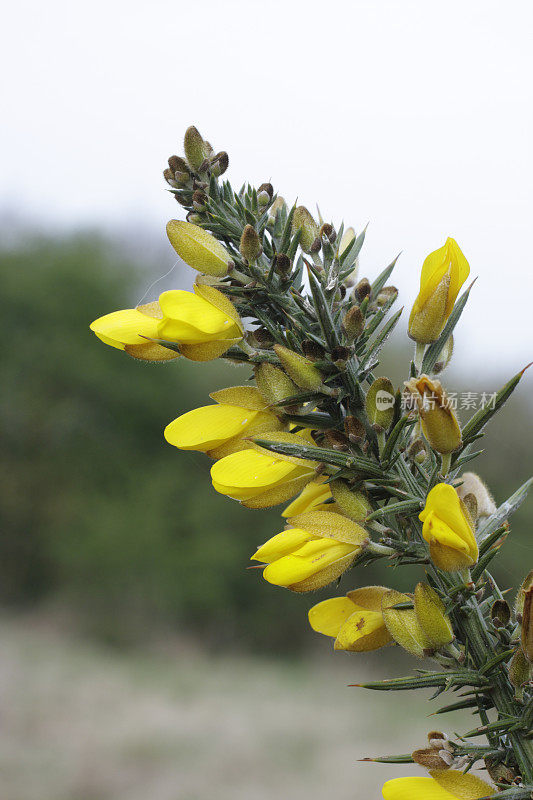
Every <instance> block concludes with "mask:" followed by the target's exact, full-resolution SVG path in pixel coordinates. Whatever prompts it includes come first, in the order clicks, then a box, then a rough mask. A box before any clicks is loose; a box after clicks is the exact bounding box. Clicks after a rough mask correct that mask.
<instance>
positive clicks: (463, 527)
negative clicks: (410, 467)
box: [419, 483, 477, 560]
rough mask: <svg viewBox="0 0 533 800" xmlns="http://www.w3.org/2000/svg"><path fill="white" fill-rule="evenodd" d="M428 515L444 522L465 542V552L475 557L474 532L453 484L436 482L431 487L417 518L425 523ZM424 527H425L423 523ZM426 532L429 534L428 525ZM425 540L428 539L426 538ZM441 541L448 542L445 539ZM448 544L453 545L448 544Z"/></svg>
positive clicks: (433, 523)
mask: <svg viewBox="0 0 533 800" xmlns="http://www.w3.org/2000/svg"><path fill="white" fill-rule="evenodd" d="M430 515H434V516H435V517H436V518H438V519H439V520H441V521H442V522H443V523H445V524H446V526H447V527H448V528H449V529H451V531H453V533H454V534H456V535H457V536H458V537H459V538H460V539H461V540H462V541H463V542H465V543H466V545H467V547H466V552H468V553H469V554H470V555H471V556H472V557H473V558H474V560H475V559H476V558H477V543H476V539H475V536H474V532H473V530H472V528H471V527H470V524H469V521H468V520H467V518H466V516H465V514H464V512H463V508H462V506H461V501H460V499H459V495H458V494H457V492H456V490H455V489H454V488H453V486H450V485H449V484H448V483H438V484H437V485H436V486H434V487H433V489H432V490H431V491H430V493H429V494H428V496H427V498H426V505H425V508H424V510H423V511H422V512H421V513H420V515H419V518H420V520H421V521H422V522H424V523H426V519H429V516H430ZM431 525H432V526H434V525H435V522H432V523H431ZM424 528H426V525H425V524H424ZM427 533H428V535H429V527H428V529H427ZM424 538H426V534H424ZM426 541H429V539H426ZM443 543H444V544H448V542H446V541H444V542H443ZM450 546H453V545H451V544H450Z"/></svg>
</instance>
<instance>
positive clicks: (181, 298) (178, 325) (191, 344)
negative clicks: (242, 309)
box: [159, 283, 243, 361]
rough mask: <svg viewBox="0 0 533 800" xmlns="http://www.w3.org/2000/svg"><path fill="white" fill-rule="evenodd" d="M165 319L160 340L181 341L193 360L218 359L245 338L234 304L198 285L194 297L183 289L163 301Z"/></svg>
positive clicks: (162, 296)
mask: <svg viewBox="0 0 533 800" xmlns="http://www.w3.org/2000/svg"><path fill="white" fill-rule="evenodd" d="M159 304H160V306H161V311H162V312H163V320H162V322H161V325H160V327H159V338H160V339H166V340H169V341H171V342H178V343H179V345H180V352H181V353H182V355H184V356H185V358H189V359H191V360H192V361H210V360H211V359H213V358H218V357H219V356H221V355H222V354H223V353H225V352H226V350H228V348H230V347H231V346H232V344H235V343H236V342H238V341H240V339H242V333H243V327H242V323H241V320H240V318H239V315H238V314H237V312H236V310H235V307H234V306H233V304H232V303H231V302H230V301H229V300H228V298H227V297H225V296H224V295H223V294H222V293H221V292H219V291H218V289H215V288H214V287H213V286H208V285H206V284H203V283H196V284H195V286H194V294H192V293H191V292H185V291H183V290H181V289H171V290H170V291H168V292H163V294H162V295H161V296H160V298H159Z"/></svg>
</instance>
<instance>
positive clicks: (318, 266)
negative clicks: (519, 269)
mask: <svg viewBox="0 0 533 800" xmlns="http://www.w3.org/2000/svg"><path fill="white" fill-rule="evenodd" d="M184 144H185V157H184V158H183V157H180V156H172V157H171V158H170V159H169V162H168V163H169V168H168V169H166V170H165V173H164V174H165V178H166V180H167V183H168V184H169V185H170V191H171V192H172V193H173V194H174V196H175V198H176V200H177V201H178V202H179V203H180V205H181V206H183V207H184V209H186V211H187V221H177V220H172V221H171V222H169V224H168V227H167V232H168V236H169V239H170V242H171V243H172V245H173V247H174V249H175V250H176V252H177V253H178V255H179V256H180V257H181V258H182V259H183V260H184V261H185V262H186V263H187V264H189V265H190V266H191V267H193V268H194V269H196V270H197V271H198V273H199V275H198V277H197V279H196V283H195V286H194V293H191V292H186V291H180V290H171V291H166V292H164V293H163V294H161V296H160V297H159V301H158V302H152V303H148V304H147V305H143V306H140V307H138V308H136V309H128V310H122V311H115V312H113V313H110V314H107V315H106V316H104V317H101V318H100V319H98V320H96V321H95V322H94V323H93V324H92V325H91V328H92V330H93V331H94V332H95V333H96V335H97V336H99V337H100V339H102V340H103V341H104V342H106V343H107V344H109V345H112V346H113V347H116V348H119V349H122V350H125V351H126V352H127V353H128V354H129V355H131V356H133V357H135V358H137V359H140V360H147V361H168V360H172V359H177V358H179V357H180V356H183V357H185V358H189V359H192V360H195V361H207V360H211V359H214V358H223V359H227V360H228V361H231V362H235V363H239V364H243V363H244V364H248V365H249V366H250V367H251V368H252V369H253V378H254V382H253V383H252V382H251V383H250V384H249V385H246V386H234V387H231V388H228V389H223V390H221V391H217V392H214V393H213V394H212V395H211V397H212V399H213V401H214V403H213V404H212V405H208V406H205V407H203V408H197V409H195V410H193V411H189V412H188V413H186V414H183V415H182V416H180V417H179V418H178V419H176V420H174V421H173V422H170V424H169V425H168V426H167V428H166V430H165V438H166V439H167V441H168V442H170V444H172V445H175V446H176V447H179V448H181V449H183V450H199V451H202V452H205V453H207V454H208V455H209V456H210V457H211V458H213V459H214V460H215V461H214V464H213V467H212V469H211V477H212V481H213V486H214V488H215V489H216V491H218V492H220V493H222V494H225V495H227V496H228V497H231V498H233V499H235V500H238V501H239V502H241V503H242V504H243V505H245V506H247V507H249V508H265V507H269V506H273V505H276V504H279V503H285V502H287V501H289V500H291V502H290V504H289V506H288V507H287V508H286V509H285V511H284V512H283V517H285V518H286V520H287V527H286V528H285V530H283V531H282V532H281V533H278V534H276V535H275V536H273V537H272V538H271V539H269V540H268V541H267V542H265V544H263V545H262V546H261V547H260V548H259V549H258V550H257V551H256V552H255V553H254V554H253V555H252V556H251V558H252V560H254V561H256V562H259V564H261V565H263V576H264V578H265V579H266V580H267V581H268V582H270V583H272V584H274V585H276V586H282V587H286V588H288V589H290V590H292V591H295V592H308V591H312V590H313V589H318V588H321V587H324V586H326V585H328V584H331V583H334V582H338V581H339V580H340V579H341V578H342V581H343V583H344V582H346V581H347V577H348V576H347V575H346V576H345V573H347V572H348V570H352V569H354V570H355V572H354V573H350V574H351V575H352V574H353V575H355V576H357V577H356V578H355V580H356V582H357V588H354V589H351V590H349V591H346V589H345V588H344V587H343V590H342V592H340V591H339V590H337V595H336V596H335V597H332V598H330V599H328V600H324V601H323V602H320V603H318V604H316V605H314V606H313V607H312V608H311V609H310V611H309V621H310V624H311V626H312V628H313V629H314V630H315V631H317V632H319V633H321V634H324V635H326V636H329V637H331V638H332V639H333V640H334V643H335V644H334V647H335V649H340V650H348V651H353V652H361V651H369V650H376V649H378V648H382V647H385V646H387V645H393V644H397V645H399V646H401V647H403V648H404V649H405V650H407V651H408V652H409V653H410V654H411V655H412V656H413V657H414V658H419V659H422V658H425V659H431V660H432V661H433V663H434V667H433V669H429V668H427V667H426V668H423V669H420V668H418V669H413V674H412V675H410V676H408V677H401V678H393V679H391V680H381V681H376V682H372V683H366V684H361V685H362V686H364V687H366V688H367V689H372V690H377V691H399V690H412V689H419V688H425V687H432V688H434V689H435V694H434V697H441V696H442V697H444V695H445V694H446V695H448V696H449V695H450V693H453V692H455V693H457V696H456V697H455V698H450V697H448V699H447V700H446V701H445V705H443V706H441V707H440V708H438V710H437V713H438V714H446V713H449V712H452V711H455V710H458V709H472V711H473V713H474V714H476V715H477V716H478V718H479V721H478V724H477V725H476V727H474V729H473V730H471V731H468V732H465V733H464V734H463V735H462V736H457V738H455V739H448V738H447V737H446V736H445V735H444V734H443V733H441V732H439V731H431V732H430V733H429V735H428V745H427V746H426V747H424V748H422V749H419V750H417V751H415V752H414V753H412V755H403V754H402V755H397V756H390V757H384V758H377V759H374V760H376V761H382V762H387V763H398V764H403V763H407V762H412V761H414V762H416V763H418V764H420V765H421V766H422V767H424V768H426V769H427V770H429V773H430V776H429V777H410V778H396V779H394V780H391V781H389V782H388V783H386V784H385V786H384V789H383V796H384V798H386V800H414V799H415V798H425V800H441V798H442V800H446V799H447V800H449V798H463V800H469V799H472V800H473V799H474V798H482V797H488V796H493V797H497V798H516V799H517V800H518V798H531V797H533V731H532V723H533V685H532V681H531V677H532V666H533V572H530V573H529V575H528V576H527V577H526V578H525V580H524V582H523V584H522V586H521V588H520V589H519V591H518V596H517V598H516V601H515V603H514V605H513V606H512V605H511V604H510V602H508V601H507V599H506V592H502V590H500V589H499V588H498V586H497V584H496V582H495V581H494V579H493V577H492V576H491V574H490V573H489V571H488V568H489V566H490V564H491V561H492V560H493V559H494V558H495V557H496V556H497V554H498V552H499V550H500V548H501V547H502V545H503V543H504V541H505V539H506V537H507V536H508V534H509V522H508V520H509V518H510V517H511V515H512V513H513V512H514V511H515V510H516V509H517V508H518V506H519V505H520V504H521V503H522V501H523V500H524V498H525V496H526V493H527V490H528V488H529V486H530V483H531V481H528V482H527V483H526V484H524V485H523V486H522V487H521V488H520V489H518V491H517V492H516V493H515V494H514V495H513V496H512V497H510V498H509V499H508V500H507V501H506V502H505V503H503V505H501V506H500V507H499V508H496V506H495V504H494V502H493V500H492V497H491V495H490V493H489V491H488V490H487V488H486V486H485V485H484V483H483V481H482V480H481V479H480V478H479V477H478V476H477V475H475V474H474V473H472V472H465V471H464V468H465V466H466V465H467V464H468V463H469V462H470V461H472V460H473V459H474V458H475V457H476V456H477V455H478V452H476V450H475V443H476V442H477V440H478V439H479V438H480V437H481V436H482V435H483V429H484V428H485V426H486V424H487V423H488V422H489V420H490V419H491V418H492V417H493V416H494V415H495V414H496V413H497V412H498V410H499V409H500V408H501V407H502V405H503V404H504V403H505V402H506V401H507V399H508V398H509V397H510V395H511V394H512V392H513V390H514V389H515V388H516V386H517V384H518V383H519V381H520V378H521V376H522V374H523V371H522V372H520V373H518V375H516V376H515V377H514V378H512V379H511V380H510V381H509V383H507V384H506V385H505V386H504V387H503V389H501V390H500V391H499V392H498V393H497V394H496V395H495V396H494V397H493V398H492V401H491V402H490V403H488V404H484V405H483V406H482V407H481V408H479V410H477V411H476V413H474V414H473V416H472V417H471V418H470V419H469V420H468V422H467V423H466V425H464V426H463V427H462V429H461V427H460V425H459V423H458V421H457V418H456V416H455V413H454V410H453V407H452V404H451V403H450V401H449V397H448V396H447V394H446V391H445V390H444V388H443V386H442V385H441V383H440V381H439V380H437V379H436V378H435V375H436V374H439V373H441V372H442V371H443V370H444V369H445V367H446V365H447V363H448V361H449V360H450V358H451V355H452V350H453V341H452V334H453V331H454V328H455V326H456V324H457V322H458V320H459V318H460V316H461V313H462V311H463V309H464V307H465V304H466V302H467V299H468V294H469V291H470V289H466V290H465V291H464V292H463V294H462V295H461V296H459V293H460V291H461V288H462V286H463V285H464V283H465V281H466V279H467V278H468V275H469V265H468V263H467V261H466V259H465V257H464V255H463V254H462V252H461V250H460V248H459V246H458V245H457V243H456V242H455V241H454V240H453V239H447V241H446V242H445V244H444V246H443V247H441V248H439V249H438V250H435V252H433V253H431V254H430V255H429V256H428V257H427V258H426V260H425V261H424V264H423V266H422V273H421V281H420V292H419V295H418V297H417V298H416V300H415V302H414V304H413V307H412V311H411V314H410V318H409V335H410V337H411V338H412V339H413V340H414V341H415V343H416V350H415V357H414V359H413V361H412V362H411V364H410V365H409V366H408V367H407V368H406V376H405V377H406V381H405V384H404V386H403V387H401V388H400V389H396V388H395V387H393V385H392V383H391V381H390V380H389V379H388V378H383V377H378V378H376V377H375V374H374V371H375V369H376V367H377V366H378V358H379V353H380V350H381V348H382V347H383V345H384V344H385V342H386V340H387V338H388V337H389V335H390V334H391V332H392V331H393V329H394V327H395V325H396V324H397V322H398V320H399V318H400V314H401V310H400V311H396V312H395V313H392V307H393V305H394V303H395V302H396V299H397V294H398V292H397V290H396V289H395V288H394V287H393V286H391V285H389V284H388V281H389V278H390V276H391V274H392V271H393V268H394V264H395V262H393V263H392V264H390V266H388V267H387V268H386V269H385V270H384V271H383V272H382V273H381V274H380V275H378V276H377V277H376V278H375V279H374V281H373V282H372V283H370V282H369V281H368V280H367V279H366V278H361V279H358V278H357V269H358V256H359V253H360V251H361V248H362V246H363V242H364V238H365V232H364V231H363V232H361V233H360V234H359V235H358V236H356V235H355V233H354V231H353V230H352V229H351V228H349V229H347V230H346V229H344V227H343V225H341V226H340V227H339V229H338V230H336V229H335V228H334V227H333V225H331V224H329V223H325V222H323V221H322V219H320V220H319V221H318V222H317V221H315V219H314V218H313V217H312V216H311V214H310V213H309V211H308V210H307V209H306V208H304V207H303V206H298V207H292V208H289V207H288V206H287V205H286V203H285V201H284V200H283V198H281V197H280V196H277V195H276V194H275V193H274V189H273V187H272V186H271V185H270V184H269V183H267V184H263V185H262V186H260V187H259V188H258V189H255V188H253V187H251V186H243V187H242V188H241V189H240V190H239V191H238V192H235V191H234V190H233V189H232V187H231V185H230V184H229V183H228V182H227V181H223V182H222V181H221V180H220V176H221V175H222V174H223V173H224V172H225V170H226V168H227V166H228V156H227V154H226V153H224V152H222V153H217V154H215V153H214V151H213V150H212V148H211V146H210V145H209V143H208V142H206V141H204V140H203V138H202V137H201V135H200V134H199V132H198V131H197V129H196V128H194V127H192V128H189V129H188V130H187V132H186V134H185V142H184ZM307 287H308V288H307ZM296 495H297V496H296ZM294 498H296V499H294ZM377 559H386V560H388V561H389V562H390V563H392V564H394V565H395V566H396V567H402V566H403V565H406V564H409V565H413V564H416V565H419V568H420V581H419V583H417V585H416V586H414V587H413V591H412V592H409V593H403V592H400V591H397V590H396V589H395V588H394V587H385V586H363V587H360V586H359V585H358V584H359V582H360V577H359V576H360V575H361V569H360V568H361V567H362V566H363V565H365V564H368V563H370V562H372V561H375V560H377ZM335 588H336V587H335ZM473 766H475V767H480V766H483V767H484V768H486V770H487V771H488V773H489V777H490V780H491V784H489V783H486V782H485V781H483V780H481V779H480V778H478V777H475V776H474V775H473V774H471V773H470V772H469V771H470V769H471V768H472V767H473Z"/></svg>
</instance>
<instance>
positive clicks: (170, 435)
mask: <svg viewBox="0 0 533 800" xmlns="http://www.w3.org/2000/svg"><path fill="white" fill-rule="evenodd" d="M256 415H257V411H249V410H247V409H245V408H239V407H238V406H226V405H216V406H203V407H202V408H195V409H194V410H193V411H189V412H187V413H186V414H182V415H181V417H178V418H177V419H175V420H174V421H173V422H171V423H170V424H169V425H167V427H166V428H165V439H166V440H167V442H169V444H173V445H174V446H175V447H179V448H180V449H181V450H202V451H203V452H207V451H208V450H212V449H213V448H215V447H219V446H220V445H221V444H223V443H224V442H227V441H228V439H232V438H233V437H234V436H239V435H240V434H242V433H243V432H244V431H245V430H246V428H247V427H248V425H249V424H250V423H251V422H252V420H253V419H254V417H255V416H256Z"/></svg>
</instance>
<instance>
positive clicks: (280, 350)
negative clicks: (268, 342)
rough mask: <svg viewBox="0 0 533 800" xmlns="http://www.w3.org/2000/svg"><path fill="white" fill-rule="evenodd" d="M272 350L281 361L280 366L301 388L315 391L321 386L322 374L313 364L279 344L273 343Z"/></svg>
mask: <svg viewBox="0 0 533 800" xmlns="http://www.w3.org/2000/svg"><path fill="white" fill-rule="evenodd" d="M274 351H275V353H276V355H277V357H278V358H279V360H280V361H281V366H282V367H283V369H284V370H285V372H286V373H287V374H288V375H289V377H290V378H292V380H293V381H294V382H295V383H296V384H297V385H298V386H299V387H300V388H301V389H306V390H308V391H317V390H318V389H320V387H321V386H322V375H321V374H320V372H319V371H318V370H317V368H316V367H315V366H313V364H312V363H311V362H310V361H309V359H307V358H305V356H301V355H299V354H298V353H295V352H294V350H289V348H288V347H284V346H283V345H281V344H275V345H274Z"/></svg>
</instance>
